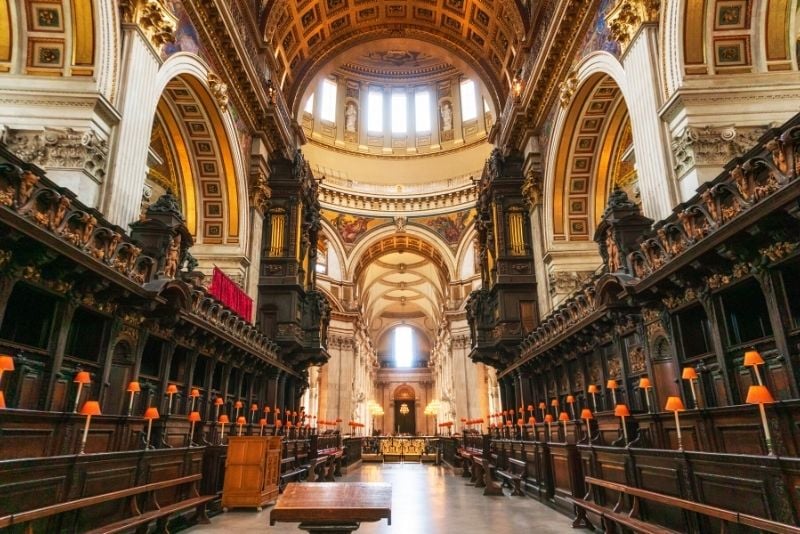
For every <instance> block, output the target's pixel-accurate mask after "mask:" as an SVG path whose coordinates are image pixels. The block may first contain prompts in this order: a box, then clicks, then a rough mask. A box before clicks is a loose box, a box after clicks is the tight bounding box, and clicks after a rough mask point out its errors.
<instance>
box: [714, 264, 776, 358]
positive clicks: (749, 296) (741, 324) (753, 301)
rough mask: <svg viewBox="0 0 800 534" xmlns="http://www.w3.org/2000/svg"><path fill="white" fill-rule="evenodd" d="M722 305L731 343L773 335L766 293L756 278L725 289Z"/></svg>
mask: <svg viewBox="0 0 800 534" xmlns="http://www.w3.org/2000/svg"><path fill="white" fill-rule="evenodd" d="M722 307H723V308H724V311H725V319H726V326H727V327H728V341H729V342H730V344H731V345H741V344H743V343H746V342H748V341H753V340H754V339H760V338H763V337H768V336H771V335H772V325H771V324H770V322H769V312H768V311H767V303H766V301H765V300H764V293H762V291H761V288H760V287H759V285H758V282H756V281H755V280H752V279H751V280H746V281H744V282H742V283H740V284H737V285H735V286H733V287H732V288H730V289H727V290H726V291H724V292H723V293H722Z"/></svg>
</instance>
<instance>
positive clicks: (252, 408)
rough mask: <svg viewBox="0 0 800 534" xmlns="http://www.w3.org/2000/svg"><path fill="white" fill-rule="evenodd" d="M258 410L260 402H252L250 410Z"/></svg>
mask: <svg viewBox="0 0 800 534" xmlns="http://www.w3.org/2000/svg"><path fill="white" fill-rule="evenodd" d="M256 410H258V404H251V405H250V411H251V412H255V411H256Z"/></svg>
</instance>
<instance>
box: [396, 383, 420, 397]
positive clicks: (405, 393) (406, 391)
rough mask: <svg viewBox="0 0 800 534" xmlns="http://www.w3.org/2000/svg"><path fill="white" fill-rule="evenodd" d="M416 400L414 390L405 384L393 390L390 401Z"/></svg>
mask: <svg viewBox="0 0 800 534" xmlns="http://www.w3.org/2000/svg"><path fill="white" fill-rule="evenodd" d="M416 398H417V394H416V392H415V391H414V388H413V387H412V386H410V385H408V384H406V383H405V382H403V383H402V384H400V385H399V386H397V387H396V388H394V391H393V392H392V399H394V400H412V401H413V400H415V399H416Z"/></svg>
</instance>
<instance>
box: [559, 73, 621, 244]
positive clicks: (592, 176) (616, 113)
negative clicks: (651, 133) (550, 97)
mask: <svg viewBox="0 0 800 534" xmlns="http://www.w3.org/2000/svg"><path fill="white" fill-rule="evenodd" d="M578 80H579V81H578V89H577V91H576V92H575V95H574V96H573V98H572V100H571V102H570V104H569V106H567V107H566V109H563V110H562V111H561V113H560V114H559V119H558V125H557V128H556V130H555V131H556V135H554V136H553V140H552V144H551V147H550V153H551V157H550V158H549V165H548V172H547V179H546V184H545V199H546V203H547V204H546V210H547V214H548V220H549V222H550V224H549V225H548V234H549V235H548V237H549V241H551V242H552V243H558V242H570V241H575V242H589V241H591V237H592V235H593V233H594V228H595V227H596V225H597V223H598V222H599V220H600V216H601V215H602V213H603V210H604V209H605V204H606V201H607V198H608V193H609V191H610V190H611V188H612V186H613V185H614V182H615V181H617V183H618V185H630V184H628V183H627V182H629V181H630V180H631V179H632V176H633V175H632V174H631V173H633V168H632V164H626V161H625V159H624V156H625V154H624V152H625V149H627V148H628V147H631V146H632V143H633V137H632V129H631V123H630V118H629V114H628V108H627V105H626V103H625V100H626V99H625V95H624V91H623V88H622V87H621V86H620V84H619V83H618V81H617V79H616V78H615V77H614V76H612V75H611V74H609V73H607V72H603V71H602V70H599V69H596V68H590V69H585V70H584V71H582V72H581V71H579V73H578Z"/></svg>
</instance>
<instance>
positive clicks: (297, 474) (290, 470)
mask: <svg viewBox="0 0 800 534" xmlns="http://www.w3.org/2000/svg"><path fill="white" fill-rule="evenodd" d="M308 472H309V467H308V464H304V463H301V461H300V460H299V459H298V458H297V457H293V456H289V457H288V458H283V459H281V480H280V483H279V484H278V490H279V491H280V492H281V493H282V492H283V489H284V488H285V487H286V486H287V485H288V484H289V482H303V480H305V479H306V477H307V476H308Z"/></svg>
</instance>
